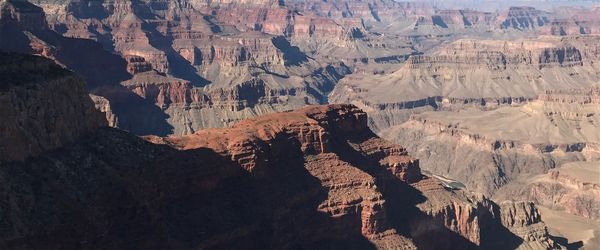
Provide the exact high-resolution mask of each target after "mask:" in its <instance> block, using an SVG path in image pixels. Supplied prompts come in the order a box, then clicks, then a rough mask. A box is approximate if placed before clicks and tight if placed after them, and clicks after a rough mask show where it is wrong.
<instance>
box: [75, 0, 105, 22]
mask: <svg viewBox="0 0 600 250" xmlns="http://www.w3.org/2000/svg"><path fill="white" fill-rule="evenodd" d="M102 4H103V1H98V0H82V1H72V2H70V3H68V7H67V8H68V9H69V10H71V12H70V13H71V14H72V15H73V16H75V17H76V18H78V19H80V18H81V19H90V18H94V19H99V20H101V19H104V18H107V17H109V13H108V11H106V9H105V8H104V6H102Z"/></svg>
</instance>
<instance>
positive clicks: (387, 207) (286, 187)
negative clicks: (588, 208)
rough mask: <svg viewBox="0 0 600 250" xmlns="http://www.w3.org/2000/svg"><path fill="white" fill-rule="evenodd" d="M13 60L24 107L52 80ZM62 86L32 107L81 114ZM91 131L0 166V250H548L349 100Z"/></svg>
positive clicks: (539, 237)
mask: <svg viewBox="0 0 600 250" xmlns="http://www.w3.org/2000/svg"><path fill="white" fill-rule="evenodd" d="M14 58H16V57H14ZM21 58H24V60H25V61H29V62H30V63H32V64H33V66H31V67H29V68H27V67H18V68H17V67H15V66H16V65H22V64H19V63H15V62H14V61H12V62H11V61H9V62H7V63H6V64H9V65H12V66H11V69H13V71H12V74H15V75H21V76H29V75H30V74H31V70H34V71H35V72H37V73H35V74H33V76H36V77H35V78H22V79H23V81H22V82H19V83H18V84H10V85H7V86H5V87H7V88H8V90H9V91H19V92H20V95H18V96H17V101H22V100H34V99H32V98H31V97H32V96H36V95H37V94H38V90H39V89H45V88H47V87H50V86H53V85H52V84H53V81H54V80H49V81H40V79H39V77H37V76H40V75H42V76H44V77H48V76H52V75H53V72H54V71H47V68H48V60H44V59H41V58H37V57H30V56H23V57H21ZM36 65H39V67H40V68H39V70H40V71H37V70H38V68H37V66H36ZM53 67H57V66H53ZM19 69H20V71H19ZM60 72H65V71H64V70H62V71H60ZM60 81H61V82H63V81H64V84H67V83H69V84H72V85H74V86H73V87H75V88H69V89H68V90H71V92H68V91H67V90H65V91H57V92H56V93H55V95H50V96H43V98H41V99H38V102H41V103H44V102H50V103H52V102H56V101H58V100H71V101H72V102H73V103H71V104H72V105H71V106H64V105H42V106H39V107H40V108H39V110H43V111H44V112H45V113H51V112H52V113H55V114H57V115H58V116H57V117H64V116H62V115H60V114H65V115H68V114H70V112H72V111H73V109H74V108H73V107H82V109H83V110H89V109H88V108H89V107H91V105H89V103H90V102H91V101H90V100H89V99H86V95H85V94H84V93H81V92H79V93H78V92H77V90H78V89H81V88H83V83H82V82H81V81H70V80H68V79H67V80H60ZM22 86H31V87H30V88H26V89H23V88H22ZM67 86H68V85H67ZM19 89H21V90H19ZM69 95H73V96H71V97H70V98H67V97H69ZM81 101H83V102H84V103H88V104H84V103H81ZM3 112H14V110H12V109H11V110H6V111H4V110H3ZM90 112H91V113H90V114H87V115H81V116H80V117H81V119H86V118H87V119H90V120H89V122H90V123H92V124H96V123H95V122H96V121H97V120H96V118H97V117H98V115H99V114H98V113H97V112H96V111H90ZM35 118H36V117H29V116H27V117H24V118H23V119H25V120H26V121H28V120H29V119H35ZM25 124H26V125H27V127H24V129H30V130H33V129H34V128H33V127H30V126H32V125H29V124H33V123H30V122H28V123H25ZM83 124H87V123H82V124H73V126H82V127H81V128H85V126H83ZM94 126H96V127H99V126H101V124H97V125H94ZM34 127H35V126H34ZM62 129H63V128H62V127H59V126H56V127H48V133H49V134H55V133H58V134H60V133H65V132H64V131H62ZM90 129H91V130H92V131H90V132H89V133H86V134H81V135H79V136H75V137H78V138H76V139H75V141H73V142H72V143H64V142H63V144H62V145H57V147H54V148H44V151H45V150H48V151H45V152H37V154H35V155H30V156H31V157H30V158H28V159H26V160H24V161H13V160H14V159H12V158H11V157H5V156H4V155H3V156H2V158H0V178H2V179H3V180H4V181H3V182H2V187H3V188H2V189H1V190H0V206H1V207H2V209H0V211H1V212H0V216H1V217H2V218H3V219H2V221H3V222H4V223H2V225H0V230H1V231H2V232H3V233H2V234H0V235H2V236H1V237H0V246H1V247H2V248H5V249H39V248H45V249H59V248H120V249H122V248H161V249H181V248H203V249H204V248H209V249H222V248H244V249H264V248H311V249H314V248H321V249H330V248H345V249H346V248H350V249H369V248H395V249H415V248H416V247H419V248H428V249H430V248H446V247H448V245H450V246H452V247H457V248H461V249H474V248H477V246H478V245H479V246H481V247H485V248H486V249H491V248H500V249H505V248H515V247H517V246H521V247H535V246H538V247H539V246H543V247H544V248H560V246H559V245H557V244H555V243H554V242H553V241H552V240H550V238H549V235H548V233H547V231H546V230H545V227H544V224H543V222H541V220H540V217H539V215H538V213H537V210H535V207H534V206H532V205H530V204H529V205H528V204H527V203H507V205H505V204H502V205H500V206H498V205H496V204H494V203H493V202H491V201H490V200H488V199H486V198H484V197H481V196H477V195H473V194H470V193H468V192H466V191H460V190H455V191H448V190H446V189H445V188H444V187H443V186H442V185H441V183H440V182H439V181H437V180H435V179H432V178H428V177H426V176H423V175H422V174H421V173H420V171H419V166H418V161H415V160H413V159H412V158H411V157H409V156H408V155H407V152H406V150H404V149H403V148H401V147H398V146H396V145H394V144H391V143H389V142H387V141H385V140H383V139H381V138H378V137H377V136H375V135H374V134H373V133H372V132H371V131H370V130H369V129H368V128H367V117H366V114H365V113H364V112H362V111H360V110H359V109H357V108H356V107H354V106H351V105H332V106H311V107H307V108H305V109H301V110H298V111H293V112H287V113H279V114H272V115H267V116H262V117H258V118H255V119H251V120H246V121H243V122H241V123H239V124H238V125H236V126H234V127H232V128H229V129H210V130H205V131H200V132H198V133H196V134H194V135H189V136H185V137H169V138H161V137H154V136H152V137H147V138H146V140H142V139H140V138H138V137H136V136H133V135H131V134H128V133H126V132H123V131H119V130H116V129H112V128H96V129H94V128H90ZM74 131H78V130H76V129H75V130H74ZM2 135H3V136H4V134H2ZM2 139H3V141H4V138H2ZM151 142H152V143H151ZM432 237H437V238H438V239H443V240H442V241H431V238H432Z"/></svg>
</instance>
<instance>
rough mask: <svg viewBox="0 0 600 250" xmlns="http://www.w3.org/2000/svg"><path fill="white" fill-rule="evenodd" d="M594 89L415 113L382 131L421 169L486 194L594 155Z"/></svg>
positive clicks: (556, 92) (596, 138)
mask: <svg viewBox="0 0 600 250" xmlns="http://www.w3.org/2000/svg"><path fill="white" fill-rule="evenodd" d="M596 92H597V90H596V89H595V88H594V89H577V90H564V91H549V92H547V93H546V94H542V95H540V97H539V100H538V101H535V102H532V103H529V104H527V105H524V106H521V107H504V108H499V109H496V110H493V111H475V110H468V111H461V112H449V111H447V112H429V113H424V114H420V115H414V116H413V117H411V119H410V120H409V121H408V122H406V123H404V124H402V125H400V126H396V127H393V128H391V129H387V130H385V131H383V132H382V135H383V136H384V137H388V138H395V140H396V141H398V142H405V143H404V145H407V148H408V149H409V151H410V152H411V154H413V155H415V156H416V157H418V158H419V159H421V163H422V166H424V168H425V169H427V170H431V171H432V172H433V173H436V174H440V175H442V176H447V177H450V178H454V179H456V180H458V181H460V182H463V183H464V184H465V185H467V187H469V188H470V189H473V190H478V191H480V192H483V193H484V194H488V195H490V194H493V193H494V192H495V191H496V190H498V189H500V188H501V187H502V186H504V185H505V184H507V183H509V182H511V181H514V180H519V179H520V178H526V176H527V175H528V174H529V175H539V174H544V173H546V171H548V170H549V169H553V168H555V167H559V166H560V165H561V164H562V163H565V162H572V161H580V160H584V159H587V160H594V159H598V158H599V157H600V155H599V154H598V152H599V151H598V145H599V144H598V143H599V141H600V138H598V133H597V132H596V131H597V129H598V128H597V124H598V121H597V119H598V115H597V113H598V105H597V104H594V103H592V102H591V100H595V99H596V98H597V94H595V93H596ZM573 128H577V129H573ZM411 142H415V143H414V144H412V145H413V146H411ZM430 167H431V169H429V168H430Z"/></svg>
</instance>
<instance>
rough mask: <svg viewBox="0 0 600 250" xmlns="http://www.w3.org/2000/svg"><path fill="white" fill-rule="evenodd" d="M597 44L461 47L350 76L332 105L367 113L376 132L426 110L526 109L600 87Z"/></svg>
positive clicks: (471, 43) (556, 41) (553, 41)
mask: <svg viewBox="0 0 600 250" xmlns="http://www.w3.org/2000/svg"><path fill="white" fill-rule="evenodd" d="M591 40H596V41H598V37H597V36H593V37H585V38H583V37H582V38H581V39H578V38H558V37H553V38H550V37H548V38H544V39H536V40H523V41H501V40H480V39H464V40H458V41H456V42H453V43H451V44H449V45H447V46H445V47H443V48H440V49H438V50H437V51H436V52H435V53H432V54H431V55H424V56H412V57H411V58H409V60H408V61H407V62H406V63H405V64H404V65H403V66H402V67H400V68H399V69H398V70H396V71H395V72H393V73H389V74H384V75H371V74H358V73H356V74H352V75H349V76H347V77H346V78H344V79H343V80H342V81H340V82H339V83H338V85H336V88H335V89H334V90H333V92H332V93H331V94H330V98H329V100H330V102H332V103H353V104H355V105H357V106H359V107H361V108H363V109H364V110H367V111H368V112H369V113H370V116H371V119H372V120H371V121H370V122H371V123H370V125H371V126H372V127H373V128H374V129H376V130H378V129H379V128H387V127H390V126H394V125H399V124H401V123H403V122H405V121H406V120H408V118H409V116H410V115H411V114H413V113H420V112H424V111H431V110H459V109H462V108H464V107H465V106H466V107H476V108H481V109H484V110H486V109H495V108H497V107H499V106H512V105H520V104H524V103H527V102H529V101H532V100H535V99H536V98H537V95H538V94H540V92H541V91H543V90H557V89H566V88H585V87H591V86H597V82H598V80H599V79H598V75H597V74H596V73H595V72H598V69H597V63H594V62H596V61H597V59H598V56H599V55H600V54H598V50H594V49H593V47H594V46H593V45H591ZM588 44H590V45H588Z"/></svg>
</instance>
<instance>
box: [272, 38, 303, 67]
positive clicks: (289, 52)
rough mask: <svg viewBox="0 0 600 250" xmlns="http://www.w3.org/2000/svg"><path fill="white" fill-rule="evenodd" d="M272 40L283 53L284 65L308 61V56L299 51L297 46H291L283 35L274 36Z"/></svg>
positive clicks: (297, 64)
mask: <svg viewBox="0 0 600 250" xmlns="http://www.w3.org/2000/svg"><path fill="white" fill-rule="evenodd" d="M272 41H273V45H275V47H276V48H277V49H279V50H280V51H281V52H282V53H283V59H284V60H285V65H286V66H299V65H300V64H302V63H305V62H308V56H306V54H304V53H303V52H302V51H300V49H299V48H298V47H296V46H292V45H291V44H290V42H289V41H288V40H287V39H285V37H283V36H278V37H274V38H273V39H272Z"/></svg>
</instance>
